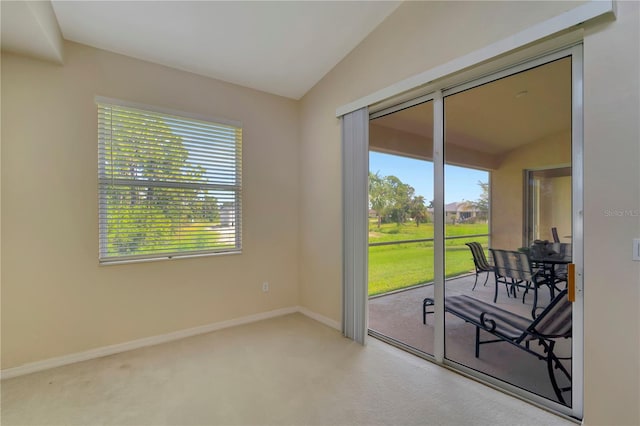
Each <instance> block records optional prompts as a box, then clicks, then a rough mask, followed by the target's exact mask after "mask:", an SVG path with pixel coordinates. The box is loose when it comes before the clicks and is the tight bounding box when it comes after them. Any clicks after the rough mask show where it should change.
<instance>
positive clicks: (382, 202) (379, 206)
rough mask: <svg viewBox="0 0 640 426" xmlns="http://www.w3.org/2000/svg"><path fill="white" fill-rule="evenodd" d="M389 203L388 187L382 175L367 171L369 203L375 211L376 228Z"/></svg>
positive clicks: (380, 222)
mask: <svg viewBox="0 0 640 426" xmlns="http://www.w3.org/2000/svg"><path fill="white" fill-rule="evenodd" d="M390 204H391V202H390V194H389V188H388V186H387V185H386V183H385V180H384V177H380V175H379V172H377V173H375V174H374V173H371V172H369V205H370V206H371V208H372V209H373V210H374V211H375V212H376V218H377V219H378V228H380V225H381V224H382V218H383V217H384V216H385V215H386V214H387V208H388V207H389V205H390Z"/></svg>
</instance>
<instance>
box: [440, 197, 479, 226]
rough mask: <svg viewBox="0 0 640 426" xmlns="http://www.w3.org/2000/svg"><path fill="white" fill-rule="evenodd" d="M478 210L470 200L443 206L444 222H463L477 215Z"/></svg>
mask: <svg viewBox="0 0 640 426" xmlns="http://www.w3.org/2000/svg"><path fill="white" fill-rule="evenodd" d="M479 213H480V211H479V210H478V209H477V208H475V207H474V206H473V204H472V203H471V202H470V201H460V202H453V203H449V204H446V205H445V206H444V216H445V219H444V220H445V223H453V224H455V223H464V222H468V221H469V220H470V219H472V218H475V217H476V216H478V214H479Z"/></svg>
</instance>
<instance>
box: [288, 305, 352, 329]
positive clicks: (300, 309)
mask: <svg viewBox="0 0 640 426" xmlns="http://www.w3.org/2000/svg"><path fill="white" fill-rule="evenodd" d="M298 312H300V313H301V314H302V315H305V316H307V317H309V318H311V319H314V320H316V321H318V322H321V323H322V324H324V325H328V326H329V327H331V328H335V329H336V330H342V325H341V324H340V323H339V322H338V321H334V320H332V319H331V318H327V317H325V316H324V315H320V314H318V313H315V312H313V311H310V310H309V309H307V308H305V307H303V306H298Z"/></svg>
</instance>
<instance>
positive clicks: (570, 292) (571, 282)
mask: <svg viewBox="0 0 640 426" xmlns="http://www.w3.org/2000/svg"><path fill="white" fill-rule="evenodd" d="M567 299H569V302H575V301H576V265H575V264H574V263H569V264H568V265H567Z"/></svg>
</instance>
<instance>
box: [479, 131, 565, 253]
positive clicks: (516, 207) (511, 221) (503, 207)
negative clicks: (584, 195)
mask: <svg viewBox="0 0 640 426" xmlns="http://www.w3.org/2000/svg"><path fill="white" fill-rule="evenodd" d="M570 163H571V133H570V132H569V131H566V132H562V133H558V134H555V135H551V136H549V137H546V138H544V139H541V140H538V141H534V142H531V143H528V144H527V145H524V146H522V147H520V148H517V149H515V150H513V151H511V152H509V153H508V154H506V155H505V156H504V158H503V160H502V163H501V164H500V166H499V168H498V169H496V170H494V171H492V173H491V246H492V247H495V248H501V249H507V250H516V249H517V248H518V247H522V245H523V244H524V241H523V234H522V232H523V226H524V225H523V220H524V181H523V179H524V176H523V171H524V170H525V169H536V168H542V167H551V166H566V165H568V164H570ZM569 199H571V198H570V197H569Z"/></svg>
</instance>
